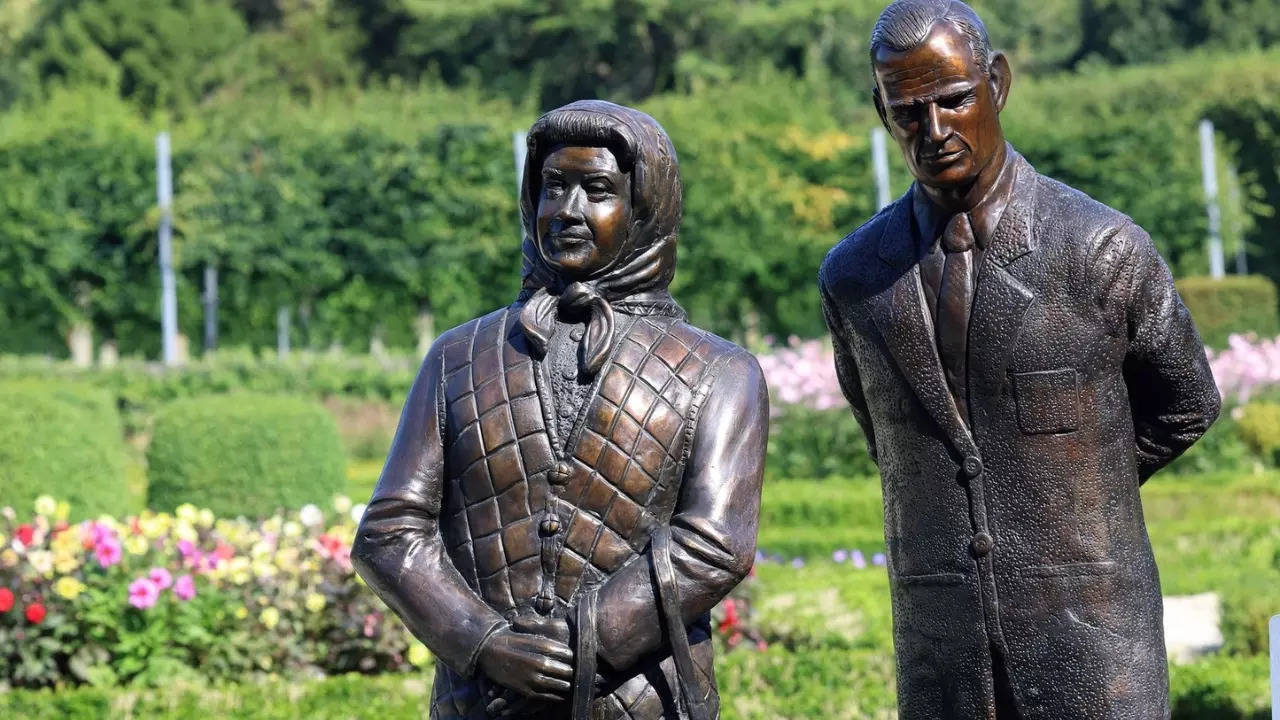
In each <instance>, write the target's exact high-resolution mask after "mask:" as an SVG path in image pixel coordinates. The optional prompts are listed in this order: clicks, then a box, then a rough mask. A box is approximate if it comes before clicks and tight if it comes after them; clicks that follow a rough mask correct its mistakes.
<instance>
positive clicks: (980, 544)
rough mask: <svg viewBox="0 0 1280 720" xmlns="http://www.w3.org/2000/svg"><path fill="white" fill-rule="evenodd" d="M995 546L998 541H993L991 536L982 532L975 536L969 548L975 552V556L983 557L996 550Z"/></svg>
mask: <svg viewBox="0 0 1280 720" xmlns="http://www.w3.org/2000/svg"><path fill="white" fill-rule="evenodd" d="M995 545H996V541H995V540H992V539H991V536H990V535H988V534H986V533H985V532H980V533H978V534H977V535H974V536H973V541H972V542H970V543H969V547H970V548H971V549H972V550H973V554H974V555H976V556H978V557H982V556H984V555H986V554H987V553H989V552H991V549H992V548H994V547H995Z"/></svg>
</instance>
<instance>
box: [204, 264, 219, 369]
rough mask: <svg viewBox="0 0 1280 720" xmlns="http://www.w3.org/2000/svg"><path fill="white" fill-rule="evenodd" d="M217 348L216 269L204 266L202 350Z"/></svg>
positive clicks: (213, 266) (211, 266)
mask: <svg viewBox="0 0 1280 720" xmlns="http://www.w3.org/2000/svg"><path fill="white" fill-rule="evenodd" d="M217 348H218V268H217V267H216V266H215V265H214V264H213V263H206V264H205V266H204V349H205V351H209V350H216V349H217Z"/></svg>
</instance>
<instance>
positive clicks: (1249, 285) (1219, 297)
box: [1178, 275, 1280, 348]
mask: <svg viewBox="0 0 1280 720" xmlns="http://www.w3.org/2000/svg"><path fill="white" fill-rule="evenodd" d="M1178 292H1179V293H1180V294H1181V295H1182V300H1183V302H1185V303H1186V305H1187V309H1189V310H1190V311H1191V317H1192V318H1194V319H1195V321H1196V328H1197V329H1198V330H1200V338H1201V339H1202V340H1204V343H1205V344H1206V345H1208V346H1210V347H1215V348H1223V347H1226V344H1227V337H1228V336H1229V335H1231V334H1232V333H1248V332H1254V333H1257V334H1258V336H1259V337H1264V338H1269V337H1275V336H1276V335H1277V334H1280V314H1278V312H1277V306H1276V286H1275V283H1273V282H1271V280H1270V279H1268V278H1265V277H1263V276H1261V275H1228V276H1226V277H1224V278H1221V279H1217V280H1215V279H1214V278H1210V277H1187V278H1183V279H1181V280H1179V281H1178Z"/></svg>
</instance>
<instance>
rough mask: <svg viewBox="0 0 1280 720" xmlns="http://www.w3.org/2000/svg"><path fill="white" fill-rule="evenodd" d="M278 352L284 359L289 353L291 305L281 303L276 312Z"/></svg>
mask: <svg viewBox="0 0 1280 720" xmlns="http://www.w3.org/2000/svg"><path fill="white" fill-rule="evenodd" d="M276 354H277V355H279V356H280V359H281V360H283V359H284V358H285V357H287V356H288V355H289V306H288V305H281V306H280V309H279V310H278V311H277V312H276Z"/></svg>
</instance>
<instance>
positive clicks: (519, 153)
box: [511, 130, 529, 198]
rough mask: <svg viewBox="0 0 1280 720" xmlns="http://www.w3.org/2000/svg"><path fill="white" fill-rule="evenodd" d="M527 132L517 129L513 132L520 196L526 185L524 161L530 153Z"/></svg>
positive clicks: (512, 142)
mask: <svg viewBox="0 0 1280 720" xmlns="http://www.w3.org/2000/svg"><path fill="white" fill-rule="evenodd" d="M526 137H527V136H526V133H525V132H524V131H523V130H516V131H515V132H513V133H511V150H512V152H514V153H515V156H516V197H517V198H518V197H520V190H521V189H522V188H523V186H524V161H525V156H526V155H528V154H529V144H528V142H527V140H526Z"/></svg>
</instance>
